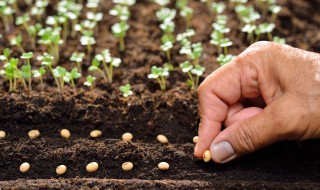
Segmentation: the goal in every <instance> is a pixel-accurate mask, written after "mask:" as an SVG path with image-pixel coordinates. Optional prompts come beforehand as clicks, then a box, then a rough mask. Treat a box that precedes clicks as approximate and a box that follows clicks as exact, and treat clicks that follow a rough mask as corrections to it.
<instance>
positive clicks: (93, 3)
mask: <svg viewBox="0 0 320 190" xmlns="http://www.w3.org/2000/svg"><path fill="white" fill-rule="evenodd" d="M99 3H100V0H88V2H87V4H86V7H87V8H89V9H93V10H94V11H95V10H96V9H97V7H98V6H99Z"/></svg>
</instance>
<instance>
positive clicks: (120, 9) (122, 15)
mask: <svg viewBox="0 0 320 190" xmlns="http://www.w3.org/2000/svg"><path fill="white" fill-rule="evenodd" d="M109 14H110V15H112V16H116V17H118V19H119V20H121V21H127V20H128V19H129V17H130V11H129V8H128V7H126V6H122V5H119V4H118V5H115V6H114V7H113V8H112V9H111V10H110V11H109Z"/></svg>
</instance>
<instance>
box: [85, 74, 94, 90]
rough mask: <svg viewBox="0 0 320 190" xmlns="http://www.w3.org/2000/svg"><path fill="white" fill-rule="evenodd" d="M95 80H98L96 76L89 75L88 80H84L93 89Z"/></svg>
mask: <svg viewBox="0 0 320 190" xmlns="http://www.w3.org/2000/svg"><path fill="white" fill-rule="evenodd" d="M95 80H96V77H93V76H91V75H88V76H87V80H86V82H84V85H86V86H90V89H91V90H93V83H94V81H95Z"/></svg>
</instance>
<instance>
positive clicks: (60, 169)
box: [56, 165, 67, 175]
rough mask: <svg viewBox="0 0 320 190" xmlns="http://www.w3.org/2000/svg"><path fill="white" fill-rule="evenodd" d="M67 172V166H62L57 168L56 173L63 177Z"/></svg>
mask: <svg viewBox="0 0 320 190" xmlns="http://www.w3.org/2000/svg"><path fill="white" fill-rule="evenodd" d="M66 172H67V166H65V165H60V166H58V167H57V168H56V173H57V174H58V175H63V174H65V173H66Z"/></svg>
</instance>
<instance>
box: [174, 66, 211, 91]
mask: <svg viewBox="0 0 320 190" xmlns="http://www.w3.org/2000/svg"><path fill="white" fill-rule="evenodd" d="M180 68H181V69H182V72H183V73H187V74H188V76H189V79H188V81H187V84H188V85H190V87H191V89H193V90H197V88H198V86H199V78H200V76H201V75H203V73H204V71H205V68H204V67H201V66H200V65H196V66H193V65H192V64H190V62H189V61H185V62H184V63H181V64H180ZM193 75H195V77H194V76H193Z"/></svg>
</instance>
